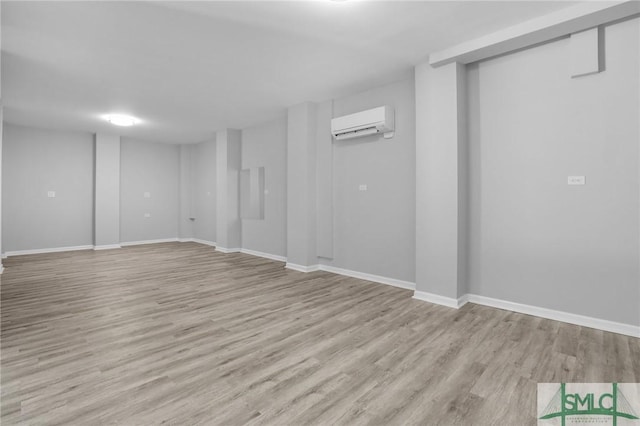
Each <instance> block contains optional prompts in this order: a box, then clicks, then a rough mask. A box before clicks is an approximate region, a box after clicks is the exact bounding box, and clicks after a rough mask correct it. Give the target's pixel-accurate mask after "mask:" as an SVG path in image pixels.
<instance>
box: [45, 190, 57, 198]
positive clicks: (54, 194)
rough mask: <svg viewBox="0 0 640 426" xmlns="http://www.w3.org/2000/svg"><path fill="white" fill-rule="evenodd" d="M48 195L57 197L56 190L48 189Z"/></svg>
mask: <svg viewBox="0 0 640 426" xmlns="http://www.w3.org/2000/svg"><path fill="white" fill-rule="evenodd" d="M47 197H49V198H56V191H47Z"/></svg>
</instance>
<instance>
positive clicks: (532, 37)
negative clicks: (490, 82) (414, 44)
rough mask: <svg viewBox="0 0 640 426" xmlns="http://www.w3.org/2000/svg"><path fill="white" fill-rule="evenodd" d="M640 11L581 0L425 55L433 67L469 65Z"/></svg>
mask: <svg viewBox="0 0 640 426" xmlns="http://www.w3.org/2000/svg"><path fill="white" fill-rule="evenodd" d="M637 14H640V1H637V0H628V1H616V2H584V3H580V4H578V5H575V6H571V7H568V8H566V9H562V10H559V11H557V12H554V13H551V14H548V15H544V16H541V17H539V18H535V19H531V20H529V21H526V22H523V23H521V24H518V25H514V26H511V27H508V28H505V29H503V30H500V31H496V32H495V33H492V34H488V35H486V36H483V37H480V38H477V39H474V40H470V41H467V42H464V43H460V44H458V45H455V46H452V47H450V48H448V49H444V50H441V51H438V52H434V53H432V54H431V55H429V64H431V65H432V66H434V67H437V66H440V65H445V64H448V63H451V62H460V63H462V64H469V63H472V62H476V61H480V60H483V59H487V58H490V57H493V56H497V55H501V54H503V53H507V52H511V51H514V50H518V49H522V48H525V47H528V46H532V45H535V44H539V43H543V42H546V41H549V40H553V39H555V38H558V37H563V36H566V35H569V34H572V33H575V32H578V31H582V30H586V29H589V28H593V27H596V26H598V25H602V24H606V23H608V22H612V21H617V20H619V19H623V18H627V17H630V16H633V15H637Z"/></svg>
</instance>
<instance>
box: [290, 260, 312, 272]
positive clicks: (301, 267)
mask: <svg viewBox="0 0 640 426" xmlns="http://www.w3.org/2000/svg"><path fill="white" fill-rule="evenodd" d="M284 267H285V268H287V269H291V270H292V271H298V272H315V271H319V270H320V265H311V266H304V265H297V264H295V263H289V262H287V263H286V264H285V265H284Z"/></svg>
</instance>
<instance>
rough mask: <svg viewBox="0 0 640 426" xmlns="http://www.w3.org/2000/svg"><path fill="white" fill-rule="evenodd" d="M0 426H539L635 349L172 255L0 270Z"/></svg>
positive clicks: (261, 262)
mask: <svg viewBox="0 0 640 426" xmlns="http://www.w3.org/2000/svg"><path fill="white" fill-rule="evenodd" d="M5 266H6V270H5V273H4V275H2V276H1V279H2V284H1V309H2V313H1V321H2V334H1V338H2V348H1V365H0V367H1V371H0V373H1V379H0V384H1V387H2V393H1V404H0V407H1V413H0V414H1V421H2V424H3V425H13V424H47V425H63V424H64V425H68V424H78V425H96V424H119V425H153V424H170V425H196V424H212V425H241V424H242V425H244V424H249V425H303V424H317V425H326V424H342V425H361V424H371V425H404V424H447V425H448V424H461V425H468V424H480V425H483V424H486V425H494V424H495V425H498V424H499V425H527V424H532V425H533V424H535V423H536V418H535V415H536V413H535V407H536V384H537V383H538V382H561V381H565V382H612V381H615V382H640V339H637V338H632V337H625V336H622V335H617V334H613V333H607V332H602V331H598V330H593V329H589V328H583V327H579V326H574V325H569V324H564V323H560V322H555V321H550V320H545V319H541V318H536V317H532V316H527V315H522V314H516V313H512V312H508V311H503V310H499V309H493V308H488V307H483V306H478V305H473V304H467V305H465V306H464V307H463V308H462V309H460V310H454V309H449V308H446V307H442V306H437V305H432V304H429V303H425V302H421V301H417V300H413V299H411V295H412V293H411V292H410V291H408V290H402V289H398V288H394V287H390V286H386V285H382V284H375V283H371V282H367V281H362V280H358V279H354V278H347V277H343V276H339V275H334V274H330V273H327V272H314V273H310V274H304V273H300V272H294V271H288V270H285V269H284V268H283V264H282V263H279V262H273V261H270V260H265V259H261V258H258V257H253V256H249V255H245V254H221V253H217V252H215V251H214V250H213V249H212V248H211V247H208V246H204V245H199V244H196V243H167V244H155V245H147V246H135V247H126V248H122V249H119V250H110V251H98V252H93V251H82V252H69V253H53V254H45V255H30V256H19V257H12V258H9V259H6V262H5Z"/></svg>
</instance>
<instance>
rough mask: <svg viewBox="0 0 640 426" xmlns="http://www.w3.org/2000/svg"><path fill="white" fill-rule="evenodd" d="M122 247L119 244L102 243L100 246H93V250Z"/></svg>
mask: <svg viewBox="0 0 640 426" xmlns="http://www.w3.org/2000/svg"><path fill="white" fill-rule="evenodd" d="M119 248H122V246H121V245H120V244H103V245H101V246H93V249H94V250H111V249H119Z"/></svg>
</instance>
